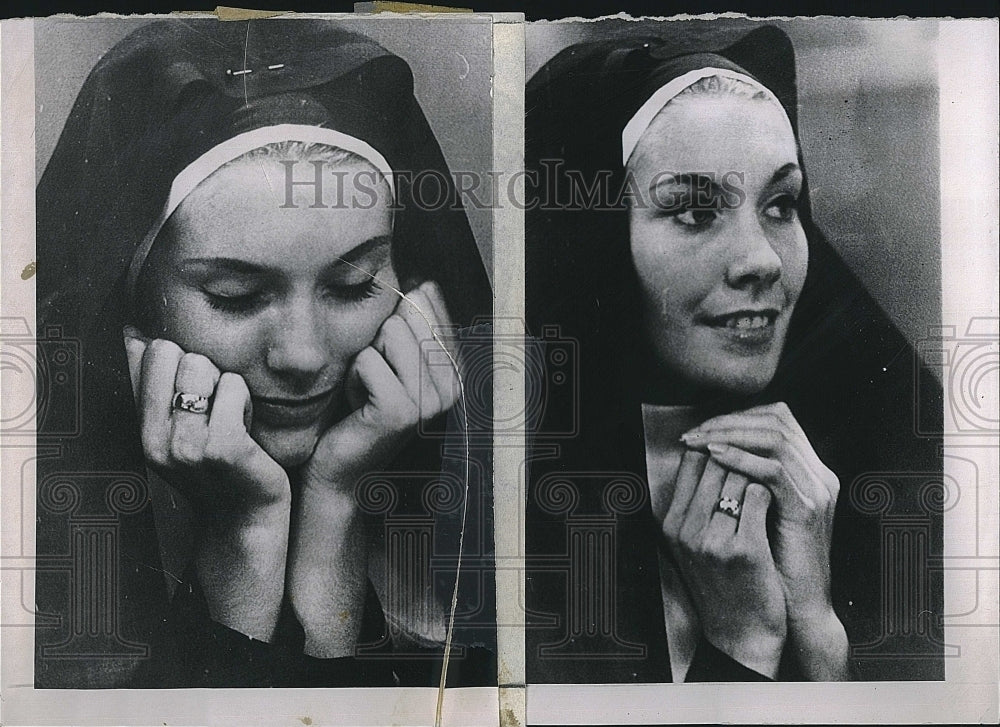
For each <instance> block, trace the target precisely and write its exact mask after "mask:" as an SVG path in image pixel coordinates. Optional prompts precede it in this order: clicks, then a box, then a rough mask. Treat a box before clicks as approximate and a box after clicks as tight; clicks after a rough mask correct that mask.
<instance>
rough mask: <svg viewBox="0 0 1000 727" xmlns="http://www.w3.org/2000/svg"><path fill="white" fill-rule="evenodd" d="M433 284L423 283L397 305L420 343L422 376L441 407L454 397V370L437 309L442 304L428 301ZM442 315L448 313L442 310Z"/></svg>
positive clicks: (451, 354)
mask: <svg viewBox="0 0 1000 727" xmlns="http://www.w3.org/2000/svg"><path fill="white" fill-rule="evenodd" d="M435 289H436V286H435V285H434V284H433V283H424V284H422V285H421V286H420V287H418V288H416V289H415V290H413V291H412V292H411V293H409V294H408V295H407V298H408V299H409V304H405V303H404V304H403V305H401V306H400V312H399V315H400V317H401V318H402V319H403V320H405V321H406V322H407V324H408V325H409V326H410V328H411V330H412V331H413V335H414V337H415V338H416V339H417V341H418V342H419V344H420V351H421V355H422V363H423V371H422V376H423V377H424V378H425V379H426V380H427V382H426V383H429V384H430V385H431V386H433V387H434V390H435V391H436V392H437V395H438V400H439V402H441V408H446V406H450V405H451V404H452V403H453V402H454V400H455V398H456V396H457V389H458V384H457V378H458V377H457V372H456V371H455V368H456V364H455V360H454V353H453V352H452V351H451V350H450V348H449V347H448V346H447V343H448V342H449V341H448V339H450V338H451V336H450V335H449V333H448V331H446V330H445V329H444V327H443V326H442V323H441V319H440V318H439V317H438V315H439V313H438V310H439V309H440V310H442V311H443V309H444V303H443V302H442V301H438V303H437V304H434V303H432V302H431V300H432V298H433V296H434V295H435V294H436V293H435V292H434V291H435ZM445 315H447V314H446V313H445Z"/></svg>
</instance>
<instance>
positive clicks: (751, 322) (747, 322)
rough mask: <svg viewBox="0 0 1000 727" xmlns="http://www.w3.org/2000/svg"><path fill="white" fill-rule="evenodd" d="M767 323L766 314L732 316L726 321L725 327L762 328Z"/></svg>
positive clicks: (741, 328)
mask: <svg viewBox="0 0 1000 727" xmlns="http://www.w3.org/2000/svg"><path fill="white" fill-rule="evenodd" d="M767 324H768V318H767V316H734V317H733V318H730V319H729V320H727V321H726V327H727V328H736V329H740V330H750V329H753V328H763V327H764V326H766V325H767Z"/></svg>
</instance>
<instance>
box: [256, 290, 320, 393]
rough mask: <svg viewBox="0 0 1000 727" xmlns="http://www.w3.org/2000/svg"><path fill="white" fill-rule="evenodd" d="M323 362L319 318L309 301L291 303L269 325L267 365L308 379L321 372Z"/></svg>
mask: <svg viewBox="0 0 1000 727" xmlns="http://www.w3.org/2000/svg"><path fill="white" fill-rule="evenodd" d="M326 361H327V352H326V346H325V336H324V332H323V317H322V316H321V315H319V312H318V311H316V310H315V306H314V305H313V303H312V302H311V301H296V302H293V303H292V304H291V305H289V306H287V307H286V308H285V309H284V310H283V315H282V316H281V317H280V318H279V319H278V320H275V321H274V324H273V326H272V329H271V334H270V340H269V341H268V346H267V366H268V368H269V369H270V370H271V371H274V372H275V373H279V374H282V375H286V376H290V377H293V378H296V379H303V378H306V379H308V378H311V377H313V376H315V375H316V374H318V373H319V372H320V371H322V369H323V367H324V366H325V365H326Z"/></svg>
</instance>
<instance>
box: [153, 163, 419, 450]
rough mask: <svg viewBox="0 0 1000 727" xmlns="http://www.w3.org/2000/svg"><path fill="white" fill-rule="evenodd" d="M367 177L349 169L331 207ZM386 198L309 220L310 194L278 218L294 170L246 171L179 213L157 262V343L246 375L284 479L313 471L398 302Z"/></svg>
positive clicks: (217, 179) (330, 196)
mask: <svg viewBox="0 0 1000 727" xmlns="http://www.w3.org/2000/svg"><path fill="white" fill-rule="evenodd" d="M303 166H306V165H305V163H303ZM307 168H308V169H309V170H310V173H311V171H312V167H311V166H308V167H307ZM341 173H343V176H342V177H341V176H340V175H341ZM359 174H360V175H365V176H364V177H357V175H359ZM371 174H372V171H371V169H370V168H368V167H364V166H360V165H358V166H344V167H339V168H338V170H337V175H327V176H326V178H325V181H324V192H323V196H324V198H325V199H326V200H327V203H328V204H331V203H332V202H331V201H333V200H337V199H338V196H337V190H334V189H333V186H334V183H335V182H336V181H337V180H338V179H341V180H342V182H341V183H342V184H345V185H352V184H353V183H354V181H355V178H356V177H357V182H358V184H359V185H360V184H362V183H363V184H364V186H365V187H368V188H370V187H371V186H372V185H371ZM381 185H382V188H381V190H380V192H381V195H380V199H379V200H378V201H377V202H376V203H375V204H374V206H373V207H372V206H369V208H367V209H364V208H362V207H361V206H355V205H350V204H348V205H344V206H340V207H335V208H317V207H312V206H310V205H313V204H314V202H315V201H316V200H315V190H314V188H312V187H310V186H308V185H304V186H302V187H296V188H295V199H294V202H295V207H294V208H289V207H282V205H284V204H285V201H286V200H285V199H284V194H285V187H284V168H283V167H281V166H279V165H278V163H277V162H274V161H260V160H253V161H248V162H239V163H237V164H234V165H232V166H229V167H226V168H223V169H221V170H220V171H218V172H216V173H215V174H213V175H212V176H211V177H209V178H208V179H207V180H205V181H204V182H202V184H201V185H199V186H198V187H197V188H196V189H195V190H194V191H193V192H192V193H191V194H190V195H189V196H188V197H187V198H186V199H185V200H184V201H183V202H182V203H181V205H180V206H179V207H178V208H177V210H176V211H175V212H174V214H173V215H172V216H171V218H170V221H169V223H168V225H167V227H166V228H165V229H164V232H163V233H161V237H160V239H158V240H157V243H156V245H155V246H154V251H156V252H158V254H157V255H156V259H155V260H154V259H153V257H154V256H153V255H151V256H150V260H149V261H148V262H147V265H151V266H153V267H152V268H151V269H150V277H149V279H150V280H151V283H152V291H151V292H152V295H151V296H150V300H151V302H152V304H153V305H154V307H156V308H158V310H156V311H155V314H154V315H153V316H152V318H153V320H154V321H156V323H157V325H158V326H159V328H160V330H158V331H155V332H150V333H155V335H156V336H158V337H164V338H168V339H170V340H172V341H174V342H176V343H177V344H178V345H179V346H180V347H181V348H183V349H184V350H186V351H191V352H195V353H200V354H203V355H205V356H207V357H208V358H209V359H211V360H212V362H213V363H214V364H215V365H216V366H217V367H218V368H219V369H220V370H222V371H231V372H234V373H237V374H240V375H241V376H242V377H243V378H244V379H245V381H246V383H247V386H248V388H249V389H250V393H251V396H252V398H253V420H252V427H251V430H250V433H251V435H252V436H253V438H254V439H255V440H256V441H257V442H258V443H259V444H260V445H261V447H262V448H263V449H264V450H265V451H266V452H267V453H268V454H270V455H271V456H272V457H273V458H274V459H275V460H276V461H277V462H279V463H280V464H282V465H285V466H294V465H298V464H301V463H302V462H304V461H306V460H307V459H308V458H309V457H310V456H311V454H312V451H313V449H314V448H315V446H316V442H317V441H318V438H319V436H320V435H321V434H322V433H323V431H325V429H326V428H327V427H328V426H329V425H330V423H331V422H332V421H333V420H334V419H335V418H337V417H338V416H342V415H343V413H344V410H343V406H344V380H345V375H346V373H347V371H348V369H349V367H350V365H351V363H352V361H353V359H354V357H355V356H356V355H357V354H358V352H359V351H361V350H362V349H363V348H365V347H366V346H368V345H369V344H370V343H371V342H372V340H373V339H374V337H375V335H376V333H377V332H378V330H379V327H380V326H381V325H382V323H383V322H384V321H385V320H386V318H387V317H388V316H389V315H390V314H391V313H392V311H393V310H394V309H395V306H396V303H397V301H398V300H399V298H398V295H397V294H396V293H395V292H394V291H393V288H396V287H398V282H397V279H396V273H395V270H394V269H393V265H392V260H391V256H390V250H391V234H392V212H391V210H390V202H389V199H388V195H389V192H388V187H387V186H386V185H385V184H384V182H383V183H381ZM327 186H329V187H330V188H329V189H326V187H327ZM361 188H363V187H354V186H347V187H346V189H348V190H350V189H361ZM344 196H345V198H346V199H350V195H349V194H345V195H344ZM365 201H366V202H368V201H369V200H365Z"/></svg>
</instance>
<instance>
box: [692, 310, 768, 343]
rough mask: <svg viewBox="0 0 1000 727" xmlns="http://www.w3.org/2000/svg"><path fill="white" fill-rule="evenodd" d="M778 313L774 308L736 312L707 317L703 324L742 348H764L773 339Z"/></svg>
mask: <svg viewBox="0 0 1000 727" xmlns="http://www.w3.org/2000/svg"><path fill="white" fill-rule="evenodd" d="M780 313H781V312H780V311H779V310H778V309H776V308H763V309H759V310H750V309H747V310H737V311H732V312H730V313H724V314H722V315H718V316H711V317H708V318H706V319H705V323H706V325H708V326H709V327H711V328H713V329H715V330H716V331H718V332H719V333H720V334H721V335H723V336H725V337H726V338H727V339H729V340H731V341H735V342H737V343H739V344H742V345H744V346H750V347H757V346H766V345H769V344H770V343H771V341H772V340H773V339H774V334H775V325H774V324H775V321H777V319H778V316H779V315H780Z"/></svg>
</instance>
